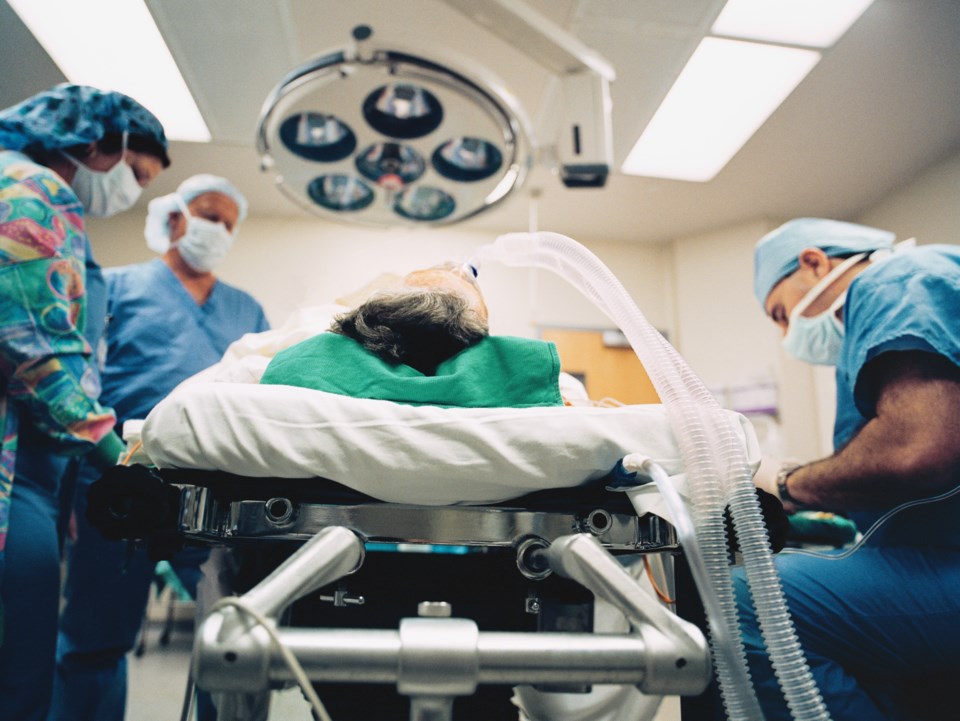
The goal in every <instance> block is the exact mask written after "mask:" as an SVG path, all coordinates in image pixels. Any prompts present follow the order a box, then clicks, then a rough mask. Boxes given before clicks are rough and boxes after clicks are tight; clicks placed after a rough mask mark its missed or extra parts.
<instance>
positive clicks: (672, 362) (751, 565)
mask: <svg viewBox="0 0 960 721" xmlns="http://www.w3.org/2000/svg"><path fill="white" fill-rule="evenodd" d="M486 260H495V261H498V262H501V263H503V264H504V265H510V266H532V267H536V268H543V269H546V270H550V271H553V272H554V273H557V274H558V275H560V276H561V277H563V278H564V279H566V280H567V281H568V282H569V283H570V284H571V285H573V286H574V287H575V288H577V289H578V290H579V291H580V292H581V293H583V294H584V295H585V296H586V297H587V298H589V299H590V300H591V301H592V302H593V303H594V304H595V305H596V306H597V307H598V308H599V309H600V310H601V311H602V312H604V313H605V314H606V315H607V317H609V318H610V320H611V321H613V322H614V323H615V324H616V325H617V326H618V327H619V328H620V330H621V331H622V332H623V333H624V335H625V336H626V337H627V340H628V341H629V342H630V345H631V346H632V347H633V349H634V352H635V353H636V354H637V356H638V357H639V359H640V362H641V363H642V364H643V366H644V368H645V369H646V371H647V373H648V375H649V376H650V379H651V381H652V382H653V385H654V388H655V389H656V391H657V393H658V394H659V396H660V399H661V401H662V402H663V404H664V407H665V409H666V411H667V416H668V418H669V420H670V425H671V427H672V429H673V432H674V435H675V436H676V438H677V441H678V443H679V445H680V451H681V456H682V458H683V462H684V467H685V469H686V471H687V477H688V482H689V488H690V496H691V498H692V500H693V513H692V516H693V522H694V527H695V531H696V537H697V540H698V541H699V546H700V549H701V553H702V558H703V564H702V565H701V568H702V569H705V573H706V576H707V577H706V578H704V577H703V575H704V574H703V573H702V572H698V571H697V569H695V568H693V567H692V568H691V570H692V571H693V572H694V579H695V581H696V582H697V585H698V588H699V589H700V592H701V595H703V596H705V597H707V596H708V595H709V596H712V597H715V599H714V600H715V603H714V602H712V601H711V603H709V604H706V603H705V608H706V609H707V611H708V621H709V637H710V645H711V648H712V650H713V659H714V666H715V667H716V671H717V678H718V680H719V683H720V693H721V697H722V699H723V703H724V706H725V708H726V712H727V716H728V718H730V719H733V720H736V721H739V720H740V719H749V720H754V719H756V720H757V721H760V720H762V719H763V714H762V712H761V711H760V706H759V704H758V702H757V699H756V695H755V694H754V692H753V686H752V684H751V682H750V677H749V672H748V670H747V665H746V657H745V654H744V650H743V644H742V641H741V639H740V632H739V622H738V618H737V609H736V601H735V598H734V594H733V581H732V576H731V573H730V566H729V562H728V557H729V556H728V549H727V538H726V529H725V527H724V522H723V510H724V506H725V505H729V507H730V511H731V516H732V517H733V525H734V530H735V532H736V534H737V540H738V542H739V545H740V550H741V554H742V558H743V564H744V567H745V569H746V575H747V582H748V585H749V588H750V592H751V595H752V597H753V601H754V605H755V606H756V610H757V617H758V618H759V621H760V628H761V632H762V634H763V638H764V642H765V643H766V645H767V650H768V652H769V654H770V657H771V661H772V663H773V668H774V672H775V673H776V675H777V678H778V680H779V682H780V685H781V688H782V689H783V692H784V696H785V698H786V700H787V705H788V706H789V708H790V710H791V713H792V714H793V716H794V718H795V719H797V721H813V720H814V719H818V720H820V721H823V720H825V719H828V718H829V715H828V713H827V710H826V706H825V705H824V703H823V700H822V699H821V697H820V694H819V692H818V691H817V688H816V684H815V683H814V681H813V677H812V676H811V674H810V671H809V668H808V667H807V664H806V661H805V659H804V657H803V653H802V651H801V650H800V645H799V641H798V640H797V637H796V632H795V630H794V627H793V623H792V621H791V619H790V617H789V615H788V613H787V611H786V607H785V603H784V597H783V590H782V588H781V586H780V579H779V576H778V575H777V571H776V568H775V567H774V565H773V559H772V557H771V553H770V547H769V541H768V536H767V531H766V527H765V526H764V524H763V518H762V516H761V513H760V505H759V502H758V500H757V496H756V492H755V490H754V485H753V481H752V473H751V471H750V468H749V465H748V463H747V460H746V457H745V454H744V452H743V448H742V445H741V443H740V441H739V439H738V436H737V432H736V428H735V427H734V421H733V420H732V419H731V418H730V416H729V415H728V414H724V413H723V412H722V411H721V409H720V406H719V404H718V403H717V402H716V399H714V397H713V396H712V395H711V394H710V392H709V391H708V390H707V389H706V387H705V386H704V385H703V383H702V382H701V381H700V379H699V378H698V377H697V376H696V374H695V373H694V372H693V371H692V370H691V369H690V367H689V366H688V365H687V364H686V362H685V361H684V360H683V359H682V358H681V357H680V355H679V354H678V353H677V352H676V350H675V349H674V348H673V347H672V346H671V345H670V344H669V343H667V341H666V340H665V339H664V338H663V336H661V335H660V333H659V332H657V330H656V329H655V328H653V326H651V325H650V323H649V322H648V321H647V320H646V318H645V317H644V316H643V313H641V311H640V309H639V308H638V307H637V306H636V304H635V303H634V302H633V300H632V299H631V298H630V295H629V294H628V293H627V291H626V290H625V289H624V287H623V286H622V285H621V284H620V282H619V280H617V278H616V276H615V275H614V274H613V273H612V272H611V271H610V270H609V269H608V268H607V267H606V266H605V265H604V264H603V263H602V262H601V261H600V259H599V258H597V257H596V256H595V255H594V254H593V253H591V252H590V251H589V250H587V249H586V248H584V247H583V246H582V245H580V244H579V243H577V242H576V241H575V240H572V239H571V238H568V237H566V236H563V235H560V234H558V233H548V232H539V233H508V234H506V235H502V236H500V237H499V238H497V239H496V241H495V242H494V243H492V244H490V245H485V246H483V247H481V248H480V249H478V251H477V253H476V254H475V255H474V257H473V258H472V259H471V260H470V264H471V265H472V266H474V267H479V266H480V264H481V263H482V262H484V261H486Z"/></svg>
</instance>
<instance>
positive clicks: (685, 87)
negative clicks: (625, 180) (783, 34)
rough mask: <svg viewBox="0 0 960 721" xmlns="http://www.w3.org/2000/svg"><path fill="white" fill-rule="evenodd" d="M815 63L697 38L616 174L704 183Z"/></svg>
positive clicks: (810, 56) (775, 49)
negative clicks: (678, 73) (684, 64)
mask: <svg viewBox="0 0 960 721" xmlns="http://www.w3.org/2000/svg"><path fill="white" fill-rule="evenodd" d="M819 59H820V54H819V53H817V52H815V51H813V50H802V49H799V48H785V47H780V46H777V45H761V44H758V43H748V42H741V41H739V40H724V39H721V38H709V37H708V38H704V39H703V40H702V41H701V42H700V45H699V46H698V47H697V49H696V51H695V52H694V54H693V56H692V57H691V58H690V61H689V62H688V63H687V65H686V67H685V68H684V69H683V72H681V73H680V77H678V78H677V80H676V82H675V83H674V85H673V87H672V88H671V89H670V92H669V93H667V97H666V98H665V99H664V101H663V104H662V105H661V106H660V108H659V109H658V110H657V112H656V114H655V115H654V116H653V119H652V120H651V121H650V124H649V125H648V126H647V127H646V129H645V130H644V131H643V135H641V136H640V139H639V140H638V141H637V144H636V145H635V146H634V147H633V150H631V151H630V155H628V156H627V159H626V160H625V161H624V163H623V166H622V167H621V170H622V171H623V172H624V173H628V174H630V175H646V176H652V177H655V178H672V179H674V180H693V181H698V182H706V181H708V180H710V179H712V178H713V177H714V176H715V175H716V174H717V173H719V172H720V170H721V169H722V168H723V166H724V165H726V164H727V162H728V161H729V160H730V158H732V157H733V156H734V155H736V154H737V151H739V150H740V148H741V147H743V144H744V143H746V142H747V140H748V139H749V138H750V136H751V135H753V134H754V133H755V132H756V131H757V128H759V127H760V126H761V125H763V124H764V122H766V120H767V118H768V117H770V115H771V114H772V113H773V111H774V110H776V109H777V107H778V106H779V105H780V103H782V102H783V101H784V100H785V99H786V97H787V96H788V95H790V93H791V92H793V89H794V88H795V87H797V85H799V84H800V81H801V80H803V78H804V77H805V76H806V75H807V73H809V72H810V70H811V69H812V68H813V66H814V65H816V64H817V61H818V60H819Z"/></svg>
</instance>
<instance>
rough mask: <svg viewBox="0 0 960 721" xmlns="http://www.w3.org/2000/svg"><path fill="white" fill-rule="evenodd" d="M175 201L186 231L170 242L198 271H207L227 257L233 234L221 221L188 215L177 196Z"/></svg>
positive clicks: (185, 207) (186, 261) (231, 245)
mask: <svg viewBox="0 0 960 721" xmlns="http://www.w3.org/2000/svg"><path fill="white" fill-rule="evenodd" d="M177 203H178V204H179V205H180V210H181V212H182V213H183V217H184V218H186V220H187V232H186V233H184V234H183V237H182V238H180V239H179V240H177V241H176V242H175V243H173V244H172V246H173V247H174V248H176V249H177V251H179V253H180V257H181V258H183V260H184V262H185V263H186V264H187V265H189V266H190V267H191V268H193V269H194V270H195V271H197V272H198V273H209V272H211V271H212V270H214V269H215V268H216V267H217V266H219V265H220V263H222V262H223V259H224V258H226V257H227V253H229V252H230V248H232V247H233V241H234V236H233V234H232V233H230V231H228V230H227V229H226V227H225V226H224V225H223V223H213V222H211V221H209V220H206V219H204V218H196V217H194V216H192V215H190V211H189V210H187V206H186V205H184V203H183V201H182V200H180V199H179V198H178V199H177Z"/></svg>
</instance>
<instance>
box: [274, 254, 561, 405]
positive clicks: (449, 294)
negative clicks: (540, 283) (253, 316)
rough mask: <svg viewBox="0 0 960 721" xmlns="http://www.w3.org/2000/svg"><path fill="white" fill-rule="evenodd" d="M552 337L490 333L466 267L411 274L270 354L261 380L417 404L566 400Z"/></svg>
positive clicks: (550, 402)
mask: <svg viewBox="0 0 960 721" xmlns="http://www.w3.org/2000/svg"><path fill="white" fill-rule="evenodd" d="M559 374H560V359H559V357H558V355H557V349H556V347H555V346H554V345H553V343H548V342H545V341H540V340H531V339H528V338H515V337H512V336H490V335H489V328H488V312H487V306H486V303H484V300H483V294H482V293H481V292H480V288H479V286H478V285H477V283H476V280H475V279H474V278H473V274H472V272H470V270H469V269H467V270H464V269H463V268H462V267H457V266H454V265H449V264H448V265H443V266H437V267H433V268H428V269H426V270H418V271H414V272H412V273H410V274H408V275H406V276H405V277H404V278H403V281H402V283H401V284H400V285H399V286H397V287H395V288H391V289H388V290H382V291H379V292H377V293H375V294H374V295H373V296H371V297H370V298H369V299H367V300H366V301H364V302H363V303H361V304H360V305H359V306H357V307H356V308H354V309H352V310H350V311H348V312H346V313H343V314H341V315H339V316H337V317H336V319H335V320H334V322H333V324H332V325H331V327H330V330H329V332H326V333H321V334H319V335H316V336H313V337H312V338H308V339H307V340H305V341H302V342H301V343H298V344H296V345H294V346H291V347H290V348H287V349H286V350H283V351H280V352H279V353H277V355H276V356H274V358H273V360H272V361H271V362H270V364H269V365H268V366H267V369H266V371H265V372H264V374H263V376H262V378H261V379H260V382H261V383H264V384H274V385H291V386H302V387H305V388H313V389H315V390H321V391H326V392H328V393H336V394H339V395H348V396H352V397H356V398H374V399H380V400H389V401H394V402H398V403H409V404H413V405H437V406H444V407H465V408H504V407H510V408H524V407H533V406H558V405H563V398H562V397H561V395H560V388H559Z"/></svg>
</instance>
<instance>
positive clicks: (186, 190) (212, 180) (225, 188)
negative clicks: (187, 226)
mask: <svg viewBox="0 0 960 721" xmlns="http://www.w3.org/2000/svg"><path fill="white" fill-rule="evenodd" d="M204 193H222V194H223V195H226V196H227V197H228V198H230V199H231V200H233V202H234V203H236V204H237V210H239V211H240V217H239V220H240V221H241V222H242V221H243V219H244V218H246V217H247V199H246V198H245V197H244V196H243V193H241V192H240V191H239V190H237V186H235V185H234V184H233V183H231V182H230V181H229V180H227V179H226V178H221V177H220V176H219V175H209V174H207V173H201V174H200V175H194V176H192V177H189V178H187V179H186V180H184V181H183V182H182V183H180V185H179V187H178V188H177V195H179V196H180V197H181V198H182V199H183V202H184V203H185V204H189V203H190V201H192V200H193V199H194V198H196V197H198V196H200V195H203V194H204Z"/></svg>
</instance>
